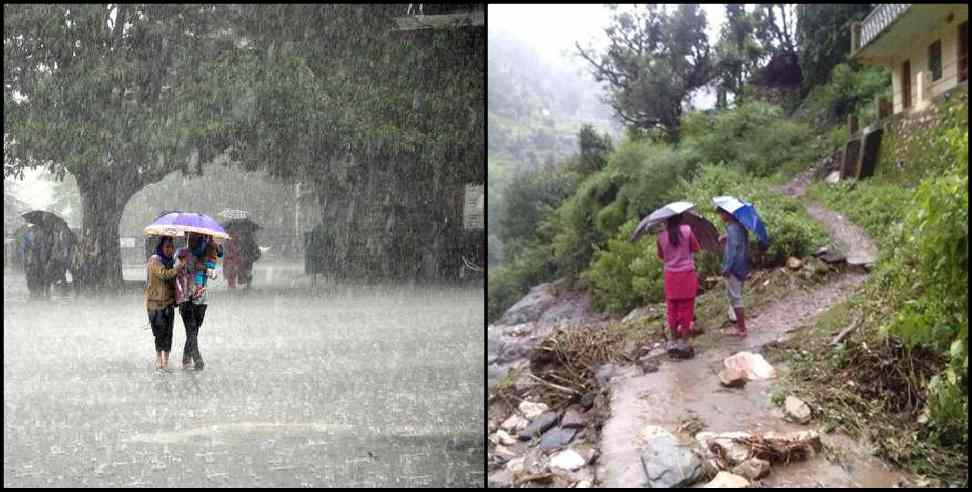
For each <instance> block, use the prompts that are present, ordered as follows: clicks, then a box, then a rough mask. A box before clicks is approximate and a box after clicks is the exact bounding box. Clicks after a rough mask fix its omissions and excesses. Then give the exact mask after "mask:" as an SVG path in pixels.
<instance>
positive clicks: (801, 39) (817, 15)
mask: <svg viewBox="0 0 972 492" xmlns="http://www.w3.org/2000/svg"><path fill="white" fill-rule="evenodd" d="M872 6H873V4H866V3H858V4H855V3H810V4H801V5H798V6H797V31H796V32H797V42H798V45H799V51H800V68H801V69H802V72H803V91H804V93H807V92H809V91H810V90H811V89H813V88H814V87H815V86H817V85H820V84H825V83H827V81H828V80H829V79H830V71H831V70H832V69H833V68H834V67H835V66H837V65H838V64H841V63H844V62H845V61H847V57H848V56H849V55H850V42H851V39H850V25H851V23H853V22H856V21H860V20H861V19H863V18H864V17H866V16H867V14H868V13H870V12H871V7H872Z"/></svg>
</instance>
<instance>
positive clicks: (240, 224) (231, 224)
mask: <svg viewBox="0 0 972 492" xmlns="http://www.w3.org/2000/svg"><path fill="white" fill-rule="evenodd" d="M223 229H226V230H227V231H240V232H253V231H256V230H259V229H263V228H262V227H260V224H257V223H256V222H253V221H252V220H250V219H248V218H244V219H231V220H227V221H225V222H223Z"/></svg>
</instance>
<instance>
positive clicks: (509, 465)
mask: <svg viewBox="0 0 972 492" xmlns="http://www.w3.org/2000/svg"><path fill="white" fill-rule="evenodd" d="M525 460H526V456H520V457H518V458H511V459H510V460H509V461H507V462H506V469H507V470H509V471H510V473H512V474H514V475H516V474H519V473H523V470H524V467H525V465H524V461H525Z"/></svg>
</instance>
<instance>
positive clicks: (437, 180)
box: [3, 4, 486, 487]
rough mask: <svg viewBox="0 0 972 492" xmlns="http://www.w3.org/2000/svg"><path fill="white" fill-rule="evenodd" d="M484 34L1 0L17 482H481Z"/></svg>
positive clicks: (305, 13)
mask: <svg viewBox="0 0 972 492" xmlns="http://www.w3.org/2000/svg"><path fill="white" fill-rule="evenodd" d="M485 36H486V34H485V25H484V6H483V5H478V4H453V5H439V4H401V5H390V6H380V5H372V6H360V5H300V6H297V5H247V6H240V5H186V6H176V5H151V4H129V5H117V4H107V5H104V4H102V5H77V4H72V5H4V278H3V287H4V289H3V292H4V300H3V304H4V305H3V313H4V314H3V360H4V364H3V375H4V385H3V388H4V412H3V415H4V417H3V423H4V431H3V441H4V459H3V482H4V487H105V486H107V487H120V486H128V487H153V486H160V487H165V486H193V487H194V486H199V487H240V486H245V487H344V486H348V487H392V486H394V487H399V486H401V487H469V486H472V487H482V486H483V485H484V483H485V475H484V469H485V437H484V434H483V422H484V419H485V409H484V400H485V394H484V393H485V390H484V381H485V369H484V365H483V354H484V352H485V344H484V341H483V337H482V332H481V328H482V327H483V326H484V324H485V323H484V321H485V320H484V318H485V308H484V306H485V293H484V274H483V270H484V266H485V263H486V235H485V230H484V205H485V204H484V189H483V183H484V182H485V167H484V166H483V163H484V161H485V108H484V105H485V76H484V75H485V73H484V70H485ZM170 239H171V240H170Z"/></svg>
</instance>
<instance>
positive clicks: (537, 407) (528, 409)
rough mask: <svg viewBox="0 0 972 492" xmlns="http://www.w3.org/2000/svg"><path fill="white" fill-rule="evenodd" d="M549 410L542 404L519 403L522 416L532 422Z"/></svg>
mask: <svg viewBox="0 0 972 492" xmlns="http://www.w3.org/2000/svg"><path fill="white" fill-rule="evenodd" d="M549 409H550V408H549V407H548V406H547V405H546V404H544V403H533V402H529V401H524V402H520V412H523V416H524V417H526V418H528V419H530V420H533V419H535V418H537V417H539V416H540V414H542V413H543V412H546V411H547V410H549Z"/></svg>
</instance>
